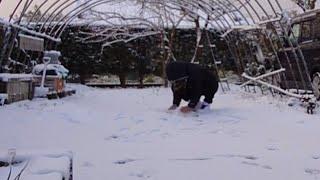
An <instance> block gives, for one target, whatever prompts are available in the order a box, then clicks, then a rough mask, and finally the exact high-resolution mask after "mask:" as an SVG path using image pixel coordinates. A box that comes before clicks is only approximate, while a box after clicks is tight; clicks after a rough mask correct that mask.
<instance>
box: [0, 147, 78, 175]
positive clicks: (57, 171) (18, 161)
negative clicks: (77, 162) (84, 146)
mask: <svg viewBox="0 0 320 180" xmlns="http://www.w3.org/2000/svg"><path fill="white" fill-rule="evenodd" d="M6 156H8V155H6V154H5V153H0V161H2V162H7V161H8V157H6ZM13 163H14V165H13V166H12V174H11V178H10V179H14V178H15V177H16V176H17V175H18V174H19V173H20V172H21V170H22V169H23V168H25V170H24V171H23V173H22V174H21V178H20V179H23V180H61V179H66V180H68V179H69V177H70V166H71V163H72V155H69V153H57V154H44V153H39V154H38V152H31V153H25V152H22V154H21V152H19V149H18V154H17V157H14V159H13ZM9 168H10V167H9V166H7V167H0V179H7V176H8V172H9Z"/></svg>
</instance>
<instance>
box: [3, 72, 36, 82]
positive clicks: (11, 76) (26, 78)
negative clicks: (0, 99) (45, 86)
mask: <svg viewBox="0 0 320 180" xmlns="http://www.w3.org/2000/svg"><path fill="white" fill-rule="evenodd" d="M32 78H33V75H32V74H9V73H0V81H3V82H8V81H9V80H11V79H19V80H22V81H31V80H32Z"/></svg>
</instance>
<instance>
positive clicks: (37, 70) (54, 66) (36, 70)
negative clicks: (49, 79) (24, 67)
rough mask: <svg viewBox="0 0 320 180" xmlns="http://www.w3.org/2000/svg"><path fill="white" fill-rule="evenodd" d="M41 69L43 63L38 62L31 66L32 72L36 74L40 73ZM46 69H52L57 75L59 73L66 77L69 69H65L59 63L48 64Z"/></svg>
mask: <svg viewBox="0 0 320 180" xmlns="http://www.w3.org/2000/svg"><path fill="white" fill-rule="evenodd" d="M43 69H44V64H38V65H36V66H35V67H34V68H33V70H32V73H33V74H36V75H42V71H43ZM48 70H54V71H55V72H56V74H57V75H61V76H63V77H66V76H68V74H69V70H68V69H66V68H65V67H64V66H63V65H61V64H48V65H47V71H48Z"/></svg>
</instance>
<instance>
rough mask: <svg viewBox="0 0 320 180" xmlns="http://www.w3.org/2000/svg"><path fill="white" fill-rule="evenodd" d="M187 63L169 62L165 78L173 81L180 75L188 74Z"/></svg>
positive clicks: (180, 76)
mask: <svg viewBox="0 0 320 180" xmlns="http://www.w3.org/2000/svg"><path fill="white" fill-rule="evenodd" d="M187 69H188V63H185V62H171V63H169V64H167V66H166V73H167V78H168V80H169V81H174V80H177V79H180V78H182V77H186V76H188V71H187Z"/></svg>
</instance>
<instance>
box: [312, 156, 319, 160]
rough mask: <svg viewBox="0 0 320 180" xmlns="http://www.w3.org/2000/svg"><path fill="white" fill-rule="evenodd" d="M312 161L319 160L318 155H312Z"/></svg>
mask: <svg viewBox="0 0 320 180" xmlns="http://www.w3.org/2000/svg"><path fill="white" fill-rule="evenodd" d="M312 159H314V160H320V155H314V156H312Z"/></svg>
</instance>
